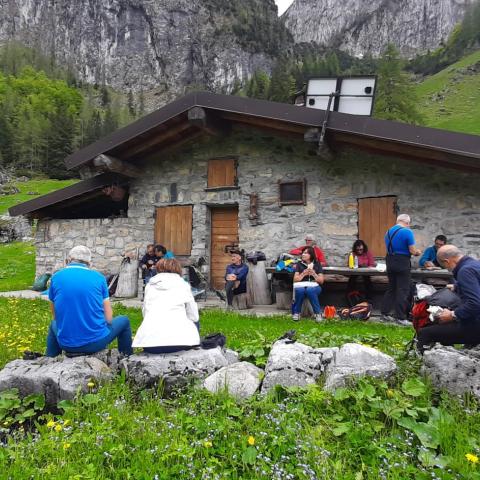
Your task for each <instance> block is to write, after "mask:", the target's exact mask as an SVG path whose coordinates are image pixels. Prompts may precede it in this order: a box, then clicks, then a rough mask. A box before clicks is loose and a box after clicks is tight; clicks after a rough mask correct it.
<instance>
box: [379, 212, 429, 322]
mask: <svg viewBox="0 0 480 480" xmlns="http://www.w3.org/2000/svg"><path fill="white" fill-rule="evenodd" d="M385 246H386V248H387V256H386V263H387V276H388V289H387V291H386V292H385V296H384V297H383V302H382V314H383V317H384V319H385V320H388V321H392V320H393V321H396V322H397V323H400V324H407V322H406V318H407V313H408V312H407V310H408V298H409V296H410V281H411V280H410V278H411V276H410V256H411V255H415V256H417V255H420V253H421V252H420V250H418V248H416V247H415V238H414V236H413V232H412V231H411V230H410V216H409V215H406V214H404V213H403V214H401V215H399V216H398V217H397V224H396V225H394V226H393V227H392V228H390V229H389V230H388V231H387V233H386V234H385ZM392 308H393V309H394V310H395V317H390V315H389V314H390V312H391V310H392Z"/></svg>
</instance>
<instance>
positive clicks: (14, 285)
mask: <svg viewBox="0 0 480 480" xmlns="http://www.w3.org/2000/svg"><path fill="white" fill-rule="evenodd" d="M34 276H35V247H34V246H33V245H32V244H31V243H22V242H14V243H9V244H6V245H0V292H8V291H10V290H25V289H27V288H30V287H31V286H32V284H33V280H34Z"/></svg>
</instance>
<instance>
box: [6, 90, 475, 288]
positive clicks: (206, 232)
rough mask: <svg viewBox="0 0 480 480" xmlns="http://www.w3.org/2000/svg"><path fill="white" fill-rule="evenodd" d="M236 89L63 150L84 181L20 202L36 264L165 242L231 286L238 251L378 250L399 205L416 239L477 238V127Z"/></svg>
mask: <svg viewBox="0 0 480 480" xmlns="http://www.w3.org/2000/svg"><path fill="white" fill-rule="evenodd" d="M324 117H325V112H324V111H321V110H314V109H308V108H304V107H298V106H294V105H286V104H279V103H273V102H267V101H261V100H253V99H247V98H242V97H235V96H224V95H216V94H211V93H203V92H201V93H192V94H189V95H187V96H185V97H183V98H180V99H178V100H176V101H174V102H173V103H170V104H169V105H167V106H165V107H163V108H161V109H159V110H157V111H155V112H153V113H152V114H150V115H148V116H146V117H144V118H142V119H140V120H138V121H136V122H134V123H132V124H130V125H128V126H127V127H125V128H122V129H120V130H118V131H116V132H114V133H112V134H111V135H109V136H107V137H106V138H103V139H101V140H99V141H97V142H95V143H94V144H92V145H89V146H87V147H85V148H83V149H82V150H79V151H77V152H75V153H74V154H72V155H71V156H69V157H68V158H67V159H66V165H67V167H68V168H69V169H77V170H79V172H80V175H81V178H82V180H81V181H79V182H78V183H76V184H74V185H72V186H70V187H67V188H64V189H62V190H58V191H56V192H53V193H50V194H48V195H44V196H42V197H39V198H36V199H34V200H31V201H28V202H25V203H22V204H20V205H17V206H15V207H13V208H11V209H10V214H11V215H27V216H29V217H30V218H36V219H38V224H37V229H36V237H35V241H36V245H37V274H40V273H42V272H44V271H46V270H52V269H57V268H60V267H62V266H63V265H64V259H65V255H66V252H68V250H69V249H70V248H71V247H72V246H73V245H75V244H85V245H87V246H89V247H90V248H91V249H92V252H93V255H94V259H93V260H94V265H95V267H96V268H97V269H99V270H102V271H104V272H106V273H114V272H116V271H118V269H119V265H120V261H121V256H122V254H123V253H124V252H125V251H128V250H131V249H134V248H139V249H140V251H143V250H144V248H145V245H146V244H147V243H151V242H153V241H155V242H158V243H162V244H164V245H165V246H167V247H168V248H169V249H170V250H172V251H173V252H174V253H175V254H176V256H177V257H181V258H182V259H184V260H185V261H197V260H198V259H199V258H200V257H203V258H204V260H205V264H206V266H207V267H208V271H209V275H210V280H211V282H212V284H213V285H219V284H220V283H223V280H222V278H223V274H224V268H225V264H226V263H227V262H228V260H229V257H228V255H227V254H226V253H225V252H226V251H228V249H229V248H231V247H233V246H237V245H239V246H240V248H243V249H245V250H246V251H250V250H261V251H263V252H265V254H266V255H267V259H269V260H270V259H274V258H276V257H277V255H278V254H279V253H281V252H284V251H287V250H289V249H291V248H293V247H294V246H298V245H302V244H303V241H304V238H305V234H307V233H310V234H314V235H315V236H316V238H317V241H318V243H319V244H320V245H321V247H322V248H323V249H324V250H325V252H326V256H327V260H328V261H329V263H330V264H332V265H338V264H342V265H343V264H344V262H345V257H346V254H347V252H349V251H350V248H351V245H352V243H353V241H354V240H355V239H357V238H362V239H364V240H365V241H366V242H367V244H368V245H369V247H370V249H371V250H372V251H373V252H374V253H375V255H377V256H382V255H384V254H385V251H384V246H383V235H384V232H385V230H386V229H387V228H388V227H389V226H391V225H393V224H394V223H395V218H396V215H397V213H398V212H400V211H401V212H406V213H409V214H410V215H411V217H412V221H413V225H412V228H413V230H414V232H415V235H416V238H417V243H418V245H419V246H420V247H421V248H424V247H426V246H429V245H430V244H432V241H433V238H434V237H435V235H437V234H440V233H443V234H445V235H446V236H447V237H448V239H449V241H451V242H453V243H455V244H456V245H458V246H459V247H460V248H462V249H463V250H464V251H465V252H467V253H469V254H473V255H477V252H478V247H479V245H480V228H479V227H480V189H479V179H480V137H479V136H475V135H466V134H461V133H454V132H449V131H442V130H436V129H431V128H424V127H417V126H412V125H406V124H402V123H397V122H391V121H384V120H375V119H372V118H369V117H360V116H355V115H348V114H342V113H337V112H331V113H330V116H329V117H328V124H327V125H326V130H325V140H324V142H319V138H320V133H321V129H322V124H323V121H324Z"/></svg>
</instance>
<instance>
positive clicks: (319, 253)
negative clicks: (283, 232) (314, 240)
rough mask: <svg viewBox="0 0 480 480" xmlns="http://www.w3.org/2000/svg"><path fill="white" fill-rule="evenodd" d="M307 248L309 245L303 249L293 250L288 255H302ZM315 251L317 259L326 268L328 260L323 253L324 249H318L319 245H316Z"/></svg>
mask: <svg viewBox="0 0 480 480" xmlns="http://www.w3.org/2000/svg"><path fill="white" fill-rule="evenodd" d="M306 247H308V245H305V246H303V247H298V248H294V249H293V250H290V251H289V252H288V253H289V254H290V255H301V254H302V251H303V250H304V248H306ZM313 251H314V252H315V256H316V257H317V262H319V263H320V265H321V266H322V267H326V266H327V260H326V258H325V254H324V253H323V252H322V249H321V248H320V247H318V246H317V245H314V246H313Z"/></svg>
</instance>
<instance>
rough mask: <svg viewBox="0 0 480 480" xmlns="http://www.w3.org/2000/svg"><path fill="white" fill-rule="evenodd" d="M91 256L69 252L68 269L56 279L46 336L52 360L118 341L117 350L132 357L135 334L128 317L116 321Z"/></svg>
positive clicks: (80, 248) (81, 250) (85, 252)
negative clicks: (116, 339)
mask: <svg viewBox="0 0 480 480" xmlns="http://www.w3.org/2000/svg"><path fill="white" fill-rule="evenodd" d="M91 260H92V253H91V252H90V249H89V248H87V247H85V246H83V245H79V246H77V247H74V248H72V249H71V250H70V252H69V254H68V265H67V267H65V268H63V269H62V270H60V271H58V272H57V273H55V275H53V277H52V280H51V283H50V288H49V299H50V301H51V302H52V303H51V310H52V315H53V320H52V322H51V323H50V328H49V330H48V336H47V352H46V355H47V356H49V357H56V356H57V355H60V354H61V353H62V350H64V351H65V352H67V353H77V354H82V353H84V354H90V353H95V352H98V351H100V350H103V349H104V348H105V347H106V346H107V345H108V344H109V343H110V342H112V341H113V340H114V339H115V338H118V350H119V351H120V352H121V353H124V354H125V355H130V354H131V353H132V331H131V328H130V321H129V319H128V317H126V316H120V317H115V318H112V317H113V313H112V307H111V304H110V299H109V295H108V287H107V282H106V281H105V277H104V276H103V275H102V274H100V273H99V272H96V271H95V270H91V269H90V263H91Z"/></svg>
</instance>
